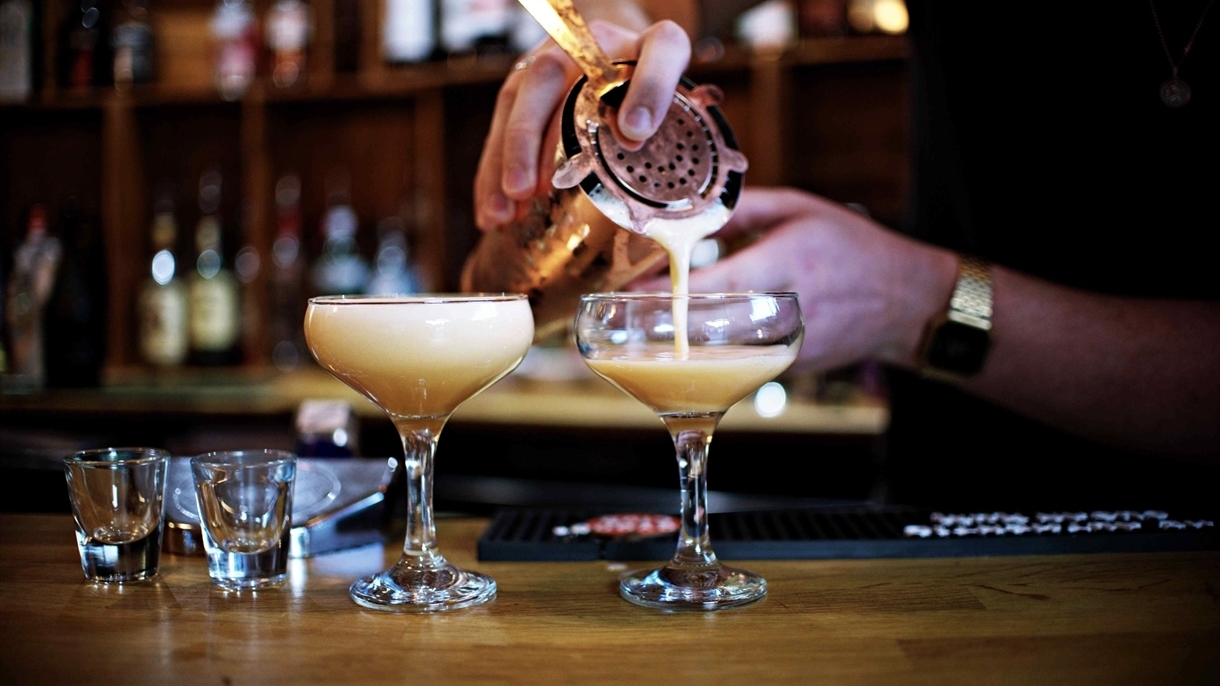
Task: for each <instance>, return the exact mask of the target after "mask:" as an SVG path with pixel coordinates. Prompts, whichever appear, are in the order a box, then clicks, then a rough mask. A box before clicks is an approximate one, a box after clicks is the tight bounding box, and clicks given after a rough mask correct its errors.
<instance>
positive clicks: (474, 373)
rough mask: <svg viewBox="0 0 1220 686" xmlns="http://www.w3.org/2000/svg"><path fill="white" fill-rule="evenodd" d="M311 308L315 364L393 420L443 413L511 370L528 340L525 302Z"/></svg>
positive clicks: (530, 330) (308, 322) (453, 300)
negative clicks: (379, 408)
mask: <svg viewBox="0 0 1220 686" xmlns="http://www.w3.org/2000/svg"><path fill="white" fill-rule="evenodd" d="M420 300H423V299H422V298H416V299H404V300H403V301H399V302H397V303H396V302H395V301H392V300H377V301H366V302H359V301H357V302H354V303H352V302H348V303H344V304H335V305H328V304H326V303H325V302H322V303H317V304H315V305H313V306H312V307H311V309H310V311H309V313H307V315H306V318H305V337H306V339H307V340H308V342H309V349H310V350H311V351H313V354H314V357H316V358H317V360H318V362H319V363H320V364H321V365H322V366H323V367H325V368H326V369H327V370H328V371H330V372H331V373H332V374H334V375H335V376H337V377H339V378H340V379H342V380H343V381H344V382H345V383H346V384H348V385H349V386H351V387H352V388H354V389H356V390H357V391H359V392H360V393H361V394H363V395H364V396H366V397H367V398H369V399H370V400H372V401H373V402H374V403H376V404H377V405H378V406H379V407H381V408H382V409H383V410H385V411H386V412H387V413H389V414H390V415H392V416H396V417H436V416H443V415H448V414H449V413H451V412H453V410H454V409H456V408H457V406H458V405H460V404H461V403H462V402H463V401H465V400H466V399H468V398H470V397H471V396H473V395H475V394H476V393H478V392H479V391H481V390H483V389H484V388H487V387H488V386H490V385H491V384H493V383H495V382H496V381H497V380H498V379H500V378H501V377H503V376H504V375H505V374H507V373H508V372H509V371H511V370H512V369H513V368H514V367H516V366H517V364H518V363H519V362H520V361H521V359H522V358H523V357H524V356H525V353H526V352H527V351H528V350H529V346H530V343H531V342H532V340H533V335H534V324H533V316H532V315H531V313H530V307H529V302H528V301H527V300H525V299H524V298H522V299H517V300H503V301H496V300H480V299H478V298H477V297H474V296H472V297H470V298H459V297H446V298H445V299H444V300H443V301H442V300H436V301H432V302H428V303H427V304H426V305H419V304H416V305H403V302H407V301H414V302H418V301H420Z"/></svg>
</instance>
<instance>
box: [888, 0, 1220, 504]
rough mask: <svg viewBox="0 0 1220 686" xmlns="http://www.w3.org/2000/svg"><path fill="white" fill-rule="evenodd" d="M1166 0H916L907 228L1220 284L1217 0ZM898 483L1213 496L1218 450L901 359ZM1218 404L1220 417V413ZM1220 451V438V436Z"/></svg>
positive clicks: (1066, 498)
mask: <svg viewBox="0 0 1220 686" xmlns="http://www.w3.org/2000/svg"><path fill="white" fill-rule="evenodd" d="M1207 5H1208V0H1174V1H1173V2H1169V1H1167V0H1160V1H1159V2H1157V5H1156V10H1157V12H1158V13H1159V19H1160V22H1161V26H1162V28H1163V33H1164V38H1165V43H1166V45H1167V46H1168V50H1169V52H1170V55H1172V57H1173V59H1174V61H1175V62H1177V63H1178V64H1179V66H1180V70H1179V76H1180V78H1182V79H1183V80H1185V81H1186V82H1187V83H1188V84H1189V85H1190V87H1191V89H1192V97H1191V100H1190V102H1189V103H1188V104H1187V105H1186V106H1185V107H1182V108H1180V109H1173V108H1170V107H1168V106H1166V105H1165V104H1164V103H1163V102H1162V101H1161V98H1160V93H1159V91H1160V86H1161V84H1162V83H1163V82H1165V81H1167V80H1168V79H1169V78H1170V76H1171V73H1172V68H1171V66H1170V61H1169V60H1168V59H1167V57H1166V53H1165V49H1164V48H1163V47H1162V44H1161V40H1160V38H1159V37H1158V33H1157V25H1156V23H1155V22H1154V18H1153V12H1152V8H1151V7H1150V6H1149V5H1148V3H1146V2H1143V3H1141V2H1082V3H1058V4H1051V5H1046V6H1042V7H1039V8H1033V7H1027V6H1012V5H1004V4H996V3H969V4H962V3H946V2H935V1H932V0H926V1H925V0H909V2H908V6H909V9H910V14H911V31H910V37H911V41H912V64H911V75H912V84H911V104H912V110H913V111H912V140H913V167H912V182H913V188H912V194H911V197H912V207H911V212H910V225H909V226H908V227H907V230H908V232H909V233H911V234H912V235H914V236H916V237H919V238H921V239H924V240H927V241H930V242H933V243H936V244H939V245H943V246H946V247H949V248H953V249H956V250H961V251H967V252H972V253H975V254H978V255H981V256H983V257H984V258H987V259H989V260H991V261H993V262H995V263H997V264H1002V265H1005V266H1007V267H1010V268H1013V269H1017V270H1019V271H1022V272H1025V273H1028V274H1032V275H1035V276H1039V277H1042V278H1045V279H1048V280H1051V281H1054V282H1056V283H1060V284H1063V285H1067V286H1071V287H1074V288H1080V289H1085V290H1090V291H1096V292H1104V293H1111V294H1121V295H1129V296H1150V297H1153V296H1155V297H1171V298H1189V299H1215V298H1217V297H1218V296H1220V288H1218V285H1220V270H1218V269H1217V267H1216V264H1215V260H1216V258H1215V251H1214V250H1212V249H1209V248H1208V247H1207V246H1208V245H1210V243H1211V242H1212V241H1211V240H1209V239H1211V238H1212V236H1211V234H1214V233H1217V229H1218V228H1220V220H1218V219H1217V217H1216V214H1217V211H1216V209H1214V208H1213V203H1214V202H1215V201H1216V199H1217V196H1220V183H1218V181H1220V174H1218V172H1217V169H1218V166H1220V147H1218V145H1217V141H1218V140H1220V69H1218V64H1217V63H1218V61H1220V9H1216V8H1212V9H1211V11H1210V12H1209V13H1208V15H1207V16H1206V17H1205V19H1204V21H1203V23H1202V25H1201V27H1200V28H1199V30H1198V33H1197V34H1196V37H1195V40H1194V44H1193V46H1192V48H1191V50H1190V53H1189V54H1188V55H1187V56H1186V58H1185V59H1183V58H1182V52H1183V49H1184V47H1185V46H1186V43H1187V41H1188V40H1189V39H1190V36H1191V34H1192V32H1193V31H1194V30H1195V28H1196V26H1197V25H1198V22H1199V18H1200V16H1202V15H1203V12H1204V8H1205V7H1206V6H1207ZM892 391H893V421H892V425H891V430H890V434H889V439H888V440H889V443H888V451H887V462H886V465H887V466H886V479H887V483H888V486H889V489H890V499H891V500H894V501H896V502H904V503H909V504H920V505H928V506H933V507H944V508H947V509H970V510H978V509H984V510H988V511H991V510H999V509H1010V510H1011V509H1017V510H1027V509H1032V508H1039V509H1047V508H1054V509H1085V508H1094V507H1103V508H1143V507H1159V508H1162V509H1168V510H1171V511H1181V510H1183V509H1192V510H1193V509H1196V508H1199V507H1203V508H1204V509H1205V510H1207V509H1208V508H1207V503H1209V501H1210V499H1211V498H1210V497H1209V496H1210V495H1211V492H1212V491H1214V489H1215V484H1216V480H1215V477H1216V473H1217V470H1216V469H1215V468H1213V467H1202V466H1199V465H1197V464H1191V463H1189V462H1187V461H1184V460H1177V459H1173V458H1160V457H1152V456H1147V455H1139V454H1135V453H1130V452H1126V451H1122V450H1117V449H1114V448H1110V447H1106V446H1101V445H1098V444H1095V443H1091V442H1089V441H1085V440H1082V439H1079V438H1076V437H1073V436H1071V435H1068V434H1066V433H1063V432H1059V431H1055V430H1052V429H1049V428H1047V427H1045V426H1043V425H1041V424H1038V423H1036V422H1033V421H1031V420H1028V419H1025V418H1023V417H1020V416H1017V415H1015V414H1013V413H1011V412H1008V411H1006V410H1003V409H1000V408H997V407H995V406H993V405H990V404H988V403H985V402H982V401H979V400H976V399H974V398H971V397H969V396H967V395H965V394H963V393H961V392H959V391H957V390H956V389H954V388H952V387H950V386H946V385H943V384H938V383H936V382H931V381H925V380H923V379H919V378H916V377H914V376H912V375H909V374H901V373H896V374H894V376H893V379H892ZM1217 421H1220V417H1218V418H1217ZM1217 451H1218V452H1220V446H1218V447H1217Z"/></svg>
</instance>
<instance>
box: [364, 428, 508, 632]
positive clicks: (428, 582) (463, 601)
mask: <svg viewBox="0 0 1220 686" xmlns="http://www.w3.org/2000/svg"><path fill="white" fill-rule="evenodd" d="M447 419H448V417H447V416H445V417H424V418H420V417H411V418H400V417H395V418H394V420H393V421H394V426H395V428H397V429H398V434H399V436H400V437H401V439H402V448H403V472H404V474H405V476H406V482H407V484H406V486H407V536H406V541H405V542H404V543H403V546H402V557H401V558H399V560H398V562H396V563H395V564H394V566H392V567H390V568H389V569H387V570H385V571H384V572H381V573H379V574H374V575H373V576H369V577H365V578H363V579H360V580H358V581H356V582H355V583H353V584H352V587H351V596H352V599H353V600H355V601H356V602H357V603H359V604H360V605H363V606H365V607H368V608H372V609H375V610H393V611H399V612H435V611H440V610H453V609H457V608H461V607H469V606H471V605H477V604H479V603H484V602H487V601H488V600H491V599H492V598H495V597H496V582H495V581H494V580H493V579H491V578H490V577H488V576H486V575H483V574H479V573H478V572H472V571H467V570H465V569H460V568H458V567H455V566H453V565H452V564H450V563H449V561H448V560H446V559H445V556H444V555H441V553H440V551H439V550H437V546H436V521H435V520H434V519H433V516H432V477H433V471H432V468H433V463H434V459H435V455H436V444H437V441H438V440H439V439H440V435H441V429H443V428H444V426H445V421H446V420H447Z"/></svg>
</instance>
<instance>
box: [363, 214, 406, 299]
mask: <svg viewBox="0 0 1220 686" xmlns="http://www.w3.org/2000/svg"><path fill="white" fill-rule="evenodd" d="M405 229H406V223H405V222H404V221H403V220H402V218H400V217H387V218H385V219H383V220H381V223H380V224H379V225H378V226H377V233H378V245H377V256H376V257H375V258H374V260H373V264H374V272H373V278H372V280H371V281H369V285H368V287H367V288H366V289H365V292H366V293H368V294H369V295H406V294H408V293H415V292H416V291H417V290H419V287H418V284H417V280H416V278H415V267H414V265H413V264H412V263H411V255H410V248H409V246H408V242H407V234H406V230H405Z"/></svg>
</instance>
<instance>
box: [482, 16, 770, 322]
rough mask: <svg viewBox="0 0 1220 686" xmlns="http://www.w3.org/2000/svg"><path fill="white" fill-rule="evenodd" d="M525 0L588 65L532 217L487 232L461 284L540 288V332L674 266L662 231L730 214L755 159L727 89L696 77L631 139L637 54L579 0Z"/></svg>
mask: <svg viewBox="0 0 1220 686" xmlns="http://www.w3.org/2000/svg"><path fill="white" fill-rule="evenodd" d="M522 4H524V5H525V6H526V8H527V9H529V10H530V12H531V13H533V14H534V16H535V17H536V18H538V20H539V22H540V23H541V24H542V25H543V26H544V27H546V28H547V30H548V32H550V34H551V36H552V37H553V38H555V40H556V41H557V42H558V43H559V45H560V46H561V47H562V48H564V50H565V51H566V52H567V53H568V54H569V55H571V56H572V58H573V59H574V60H576V62H577V63H578V64H579V65H581V68H582V70H583V71H584V73H585V75H584V76H583V77H582V78H581V79H580V80H578V81H577V82H576V83H575V84H574V85H573V86H572V88H571V89H570V90H569V92H568V96H567V98H566V99H565V100H564V103H563V107H562V108H561V109H560V110H559V112H557V113H556V116H557V117H559V119H560V141H559V144H558V145H557V149H556V152H555V155H556V156H555V160H556V165H555V174H554V176H553V177H552V179H551V184H552V191H551V192H550V193H549V194H548V196H547V197H546V198H545V199H543V198H539V199H536V200H535V201H534V204H533V206H532V207H531V208H530V211H529V213H528V215H527V216H526V217H525V218H524V219H523V220H521V221H519V222H516V223H514V224H512V225H510V226H508V227H505V228H504V229H502V230H500V231H493V232H487V233H485V234H484V235H483V236H481V237H480V239H479V242H478V243H477V244H476V245H475V248H474V250H473V251H472V252H471V254H470V255H469V256H468V257H467V260H466V263H465V265H464V267H463V270H462V275H461V287H462V289H463V290H465V291H505V292H516V293H526V294H528V295H529V300H530V306H531V307H532V308H533V314H534V324H535V340H536V341H539V340H542V339H544V338H548V337H550V336H552V335H554V334H556V333H558V332H560V331H562V330H564V329H566V328H567V327H568V326H569V325H570V324H571V321H572V317H573V316H574V314H575V313H576V307H577V304H578V302H579V300H580V296H581V295H583V294H585V293H592V292H603V291H612V290H616V289H619V288H621V287H622V286H624V285H625V284H627V283H629V282H630V281H632V280H633V279H636V278H638V277H640V276H642V275H644V274H647V273H650V272H653V271H656V270H657V269H658V268H659V267H660V266H662V265H663V264H664V263H665V261H666V259H667V254H666V252H665V250H664V249H663V248H662V247H661V246H660V245H659V244H658V243H656V242H654V241H653V240H651V239H649V238H648V237H647V236H648V235H649V234H650V232H653V231H659V230H665V231H671V232H672V231H675V230H683V229H684V227H685V226H690V227H692V230H701V235H706V234H707V233H710V232H711V230H714V229H715V228H718V227H719V226H721V225H723V224H724V223H725V222H727V221H728V219H729V216H730V215H731V214H732V211H733V209H734V208H735V207H736V205H737V201H738V198H739V197H740V195H741V187H742V178H743V173H744V172H745V170H746V158H745V156H744V155H742V154H741V152H740V151H739V150H738V146H737V140H736V138H735V137H734V135H733V132H732V130H731V129H730V128H729V124H728V122H727V121H726V120H725V118H724V115H723V113H722V112H721V111H720V108H719V107H718V104H719V102H720V100H721V98H722V93H721V91H720V90H719V89H718V88H716V87H715V86H711V85H695V84H694V83H693V82H691V81H690V80H689V79H685V78H684V79H682V81H681V83H680V84H679V86H678V90H677V91H676V92H675V93H674V96H673V99H672V100H671V101H670V106H669V111H668V112H667V114H666V116H665V119H664V120H663V121H662V123H661V126H660V128H659V129H658V131H657V133H656V134H655V135H653V137H652V138H650V139H649V140H648V141H647V142H645V144H644V145H643V147H642V148H640V149H638V150H634V151H633V150H628V149H626V148H625V147H623V146H622V145H621V144H620V143H619V142H618V140H617V139H616V138H615V137H614V133H613V130H614V127H613V126H612V124H611V122H613V121H614V119H615V117H616V115H617V110H618V106H619V104H621V103H622V100H623V96H624V95H625V94H626V90H627V86H628V84H629V83H630V77H631V73H632V68H633V64H632V63H630V62H611V61H610V60H609V59H608V58H607V57H606V56H605V54H604V53H602V52H601V49H600V48H599V47H598V46H597V43H596V42H595V41H594V40H593V37H592V34H591V33H589V31H588V28H587V26H585V24H584V20H583V19H581V17H580V16H579V14H577V13H576V11H575V9H574V8H573V7H572V6H571V3H570V1H569V0H545V1H544V0H528V1H527V0H523V2H522ZM548 12H549V14H547V13H548ZM540 13H542V14H546V16H540ZM708 226H711V227H712V229H711V230H705V229H704V227H708Z"/></svg>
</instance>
